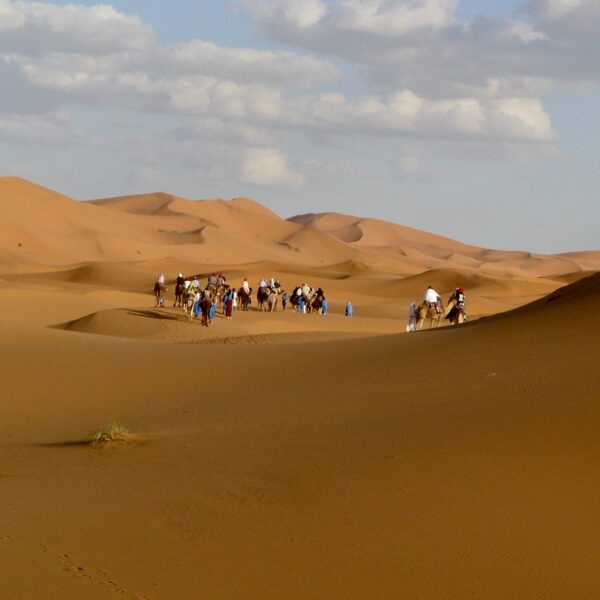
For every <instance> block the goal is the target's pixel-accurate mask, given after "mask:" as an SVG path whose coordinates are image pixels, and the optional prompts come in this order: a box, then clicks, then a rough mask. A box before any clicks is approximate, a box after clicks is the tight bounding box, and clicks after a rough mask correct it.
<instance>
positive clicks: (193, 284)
mask: <svg viewBox="0 0 600 600" xmlns="http://www.w3.org/2000/svg"><path fill="white" fill-rule="evenodd" d="M189 289H190V290H191V291H192V292H197V291H198V290H199V289H200V281H198V278H197V277H196V276H194V277H193V279H192V281H191V282H190V285H189Z"/></svg>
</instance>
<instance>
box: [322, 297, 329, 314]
mask: <svg viewBox="0 0 600 600" xmlns="http://www.w3.org/2000/svg"><path fill="white" fill-rule="evenodd" d="M328 308H329V305H328V304H327V298H325V296H323V300H322V301H321V314H322V315H323V316H325V315H326V314H327V309H328Z"/></svg>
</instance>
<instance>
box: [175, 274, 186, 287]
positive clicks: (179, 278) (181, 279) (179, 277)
mask: <svg viewBox="0 0 600 600" xmlns="http://www.w3.org/2000/svg"><path fill="white" fill-rule="evenodd" d="M175 283H176V284H177V285H185V278H184V276H183V273H179V275H177V281H176V282H175Z"/></svg>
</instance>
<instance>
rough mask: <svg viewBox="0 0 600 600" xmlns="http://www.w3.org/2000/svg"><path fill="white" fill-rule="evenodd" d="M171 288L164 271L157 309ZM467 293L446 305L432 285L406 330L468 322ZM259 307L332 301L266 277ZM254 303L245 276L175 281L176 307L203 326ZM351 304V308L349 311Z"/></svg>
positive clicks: (296, 307) (308, 306) (309, 307)
mask: <svg viewBox="0 0 600 600" xmlns="http://www.w3.org/2000/svg"><path fill="white" fill-rule="evenodd" d="M166 292H168V288H167V287H166V283H165V274H164V273H161V274H160V275H159V276H158V278H157V280H156V283H155V284H154V295H155V308H163V307H164V306H165V296H166ZM465 300H466V296H465V291H464V289H463V288H462V287H458V288H455V290H454V291H453V292H452V294H451V296H450V298H449V299H448V302H447V303H446V305H445V306H444V305H443V303H442V298H441V296H440V295H439V294H438V293H437V292H436V291H435V290H434V289H433V288H432V287H431V286H429V287H428V288H427V291H426V292H425V296H424V298H423V301H422V302H421V304H417V303H416V302H411V304H410V306H409V310H408V322H407V326H406V331H408V332H412V331H420V330H421V329H424V328H425V326H426V325H428V328H429V329H431V328H433V327H440V326H441V325H442V324H444V321H448V323H449V324H450V325H459V324H461V323H464V322H465V320H466V318H467V313H466V304H465ZM256 302H257V310H259V311H261V312H275V311H277V310H278V309H279V306H281V310H282V311H285V310H286V309H287V308H288V306H289V307H291V309H292V311H293V312H298V313H303V314H306V313H313V314H319V315H326V314H327V312H328V302H327V298H326V297H325V293H324V291H323V289H322V288H320V287H319V288H318V289H315V288H312V287H311V286H309V285H308V284H307V283H304V284H302V285H299V286H296V287H295V288H294V289H293V291H292V293H291V294H288V293H287V292H286V291H285V290H284V289H283V287H282V285H281V283H280V282H279V280H277V279H274V278H270V279H267V278H266V277H263V278H262V279H261V280H260V282H259V284H258V290H257V292H256ZM251 304H252V288H251V287H250V284H249V282H248V279H247V278H244V280H243V282H242V285H241V287H240V288H239V289H237V290H236V289H234V288H233V287H232V286H231V285H230V284H229V283H227V280H226V278H225V275H224V274H223V273H219V274H216V273H212V274H211V275H210V276H209V277H208V280H207V283H206V287H204V289H202V286H201V284H200V279H199V278H198V276H193V277H191V278H190V277H184V276H183V274H182V273H179V275H178V276H177V279H176V281H175V300H174V302H173V307H174V308H175V307H177V308H181V309H182V310H183V311H184V312H185V313H186V315H187V317H188V320H189V321H193V319H194V318H199V319H200V322H201V324H202V325H204V326H205V327H208V326H209V325H210V324H211V323H212V321H213V320H214V318H215V316H216V313H217V311H218V310H219V309H222V311H223V314H224V315H225V318H226V319H231V318H232V316H233V312H234V311H235V310H238V309H239V310H242V311H244V312H247V311H248V310H249V307H250V305H251ZM348 307H350V310H348ZM345 314H346V316H352V314H353V311H352V307H351V304H350V302H348V305H347V306H346V311H345Z"/></svg>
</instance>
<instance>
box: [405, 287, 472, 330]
mask: <svg viewBox="0 0 600 600" xmlns="http://www.w3.org/2000/svg"><path fill="white" fill-rule="evenodd" d="M465 300H466V295H465V290H464V288H462V287H457V288H454V291H453V292H452V294H451V296H450V299H449V302H450V303H453V304H454V307H453V309H452V310H459V311H462V314H463V317H464V318H466V315H467V311H466V304H465ZM422 307H423V308H425V309H433V310H434V311H435V312H436V314H437V315H438V316H439V317H440V318H441V316H442V314H443V313H444V307H443V304H442V297H441V296H440V295H439V294H438V293H437V292H436V291H435V289H433V287H432V286H430V285H429V286H427V290H426V291H425V295H424V296H423V304H422V305H421V306H419V305H418V304H417V303H416V302H414V301H413V302H411V303H410V305H409V307H408V323H407V326H406V331H416V330H417V323H418V321H419V314H420V311H421V308H422ZM445 318H446V319H451V313H450V312H449V314H447V315H446V316H445Z"/></svg>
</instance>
